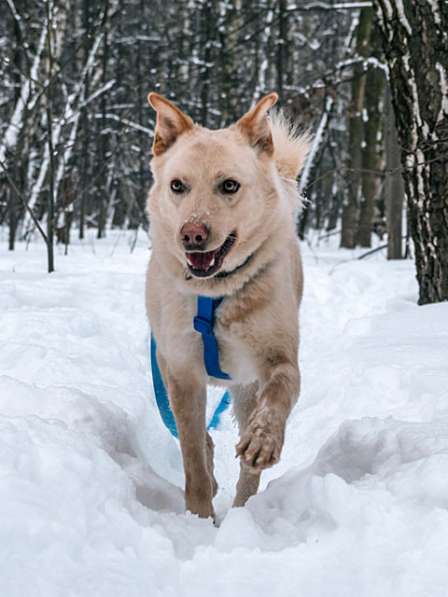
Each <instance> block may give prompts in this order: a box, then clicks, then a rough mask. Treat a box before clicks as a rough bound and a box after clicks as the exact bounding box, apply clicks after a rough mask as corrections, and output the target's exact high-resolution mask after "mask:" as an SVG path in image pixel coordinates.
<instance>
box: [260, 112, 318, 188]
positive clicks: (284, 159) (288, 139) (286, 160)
mask: <svg viewBox="0 0 448 597" xmlns="http://www.w3.org/2000/svg"><path fill="white" fill-rule="evenodd" d="M269 116H270V124H271V131H272V138H273V141H274V158H275V162H276V164H277V168H278V171H279V173H280V175H281V176H283V177H285V178H288V179H292V180H294V179H296V178H297V176H298V175H299V174H300V171H301V170H302V168H303V164H304V163H305V159H306V156H307V153H308V150H309V146H310V135H309V133H306V132H305V133H301V132H299V130H298V127H296V126H294V125H292V126H291V123H290V121H288V119H287V118H285V116H284V114H283V112H281V111H280V110H277V111H274V110H272V112H271V113H270V115H269Z"/></svg>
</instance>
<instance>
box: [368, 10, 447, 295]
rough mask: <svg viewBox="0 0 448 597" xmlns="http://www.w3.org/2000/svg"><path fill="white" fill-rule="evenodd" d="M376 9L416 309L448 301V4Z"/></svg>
mask: <svg viewBox="0 0 448 597" xmlns="http://www.w3.org/2000/svg"><path fill="white" fill-rule="evenodd" d="M373 4H374V7H375V10H376V15H377V18H378V23H379V27H380V29H381V31H382V40H383V46H384V51H385V54H386V56H387V59H388V63H389V69H390V85H391V91H392V102H393V106H394V112H395V120H396V125H397V130H398V137H399V144H400V146H401V159H402V165H403V174H404V181H405V189H406V196H407V201H408V212H409V222H410V229H411V234H412V240H413V243H414V250H415V260H416V268H417V280H418V284H419V303H420V304H425V303H433V302H438V301H443V300H448V2H446V1H444V0H413V2H405V1H403V0H395V1H392V0H374V2H373Z"/></svg>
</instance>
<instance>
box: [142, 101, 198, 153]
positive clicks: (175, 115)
mask: <svg viewBox="0 0 448 597" xmlns="http://www.w3.org/2000/svg"><path fill="white" fill-rule="evenodd" d="M148 102H149V105H150V106H152V107H153V108H154V110H155V111H156V112H157V121H156V128H155V131H154V142H153V144H152V153H153V155H160V154H162V153H164V152H165V151H166V150H167V149H168V148H169V147H170V146H171V145H172V144H173V143H174V142H175V141H176V139H177V138H178V137H179V135H181V134H182V133H185V132H186V131H189V130H191V129H192V128H193V126H194V123H193V121H192V120H191V118H190V117H189V116H187V115H186V114H184V113H183V112H182V110H179V108H178V107H177V106H175V105H174V104H172V103H171V102H170V101H168V100H167V99H166V98H165V97H163V95H159V94H158V93H154V92H152V93H150V94H148Z"/></svg>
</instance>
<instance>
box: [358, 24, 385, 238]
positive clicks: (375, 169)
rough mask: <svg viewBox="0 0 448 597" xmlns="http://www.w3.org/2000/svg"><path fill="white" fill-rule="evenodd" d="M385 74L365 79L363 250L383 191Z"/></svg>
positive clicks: (374, 37)
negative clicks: (381, 176)
mask: <svg viewBox="0 0 448 597" xmlns="http://www.w3.org/2000/svg"><path fill="white" fill-rule="evenodd" d="M378 36H379V32H378V31H377V30H376V28H375V29H374V30H373V34H372V41H373V42H374V47H375V50H376V51H375V55H378V54H379V52H378V48H377V47H376V46H377V45H378V41H379V40H378ZM384 80H385V74H384V72H383V70H382V69H380V68H370V70H369V71H368V73H367V79H366V92H365V114H366V117H367V120H366V122H365V125H364V146H363V148H362V169H363V170H362V182H361V184H362V199H361V209H360V215H359V227H358V238H357V244H358V245H359V246H361V247H371V246H372V227H373V218H374V214H375V202H376V200H377V198H378V192H379V188H380V173H379V172H380V170H381V166H382V156H381V153H382V152H381V145H382V143H381V138H382V134H381V132H382V131H381V129H382V124H383V118H382V111H383V106H384Z"/></svg>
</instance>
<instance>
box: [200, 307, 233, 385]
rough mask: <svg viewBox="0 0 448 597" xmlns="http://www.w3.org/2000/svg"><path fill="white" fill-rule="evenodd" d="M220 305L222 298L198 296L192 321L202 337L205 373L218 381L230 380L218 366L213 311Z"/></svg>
mask: <svg viewBox="0 0 448 597" xmlns="http://www.w3.org/2000/svg"><path fill="white" fill-rule="evenodd" d="M221 303H222V298H218V299H214V298H210V297H208V296H198V301H197V314H196V317H195V318H194V319H193V327H194V329H195V330H196V331H197V332H199V333H200V334H201V336H202V344H203V346H204V364H205V369H206V371H207V373H208V374H209V375H210V376H211V377H216V378H218V379H231V377H230V375H229V374H228V373H224V371H221V367H220V366H219V349H218V342H217V340H216V336H215V333H214V331H213V328H214V324H215V311H216V309H217V308H218V307H219V305H220V304H221Z"/></svg>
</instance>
